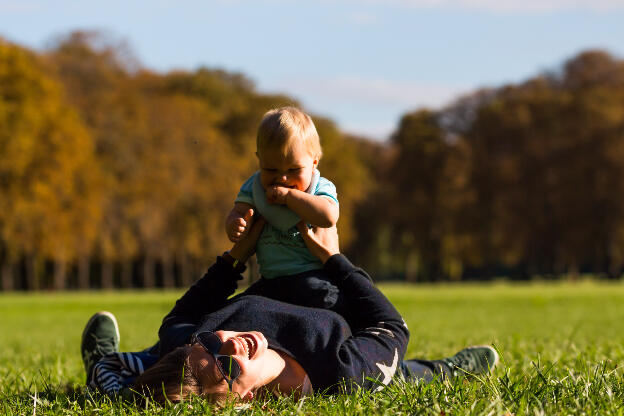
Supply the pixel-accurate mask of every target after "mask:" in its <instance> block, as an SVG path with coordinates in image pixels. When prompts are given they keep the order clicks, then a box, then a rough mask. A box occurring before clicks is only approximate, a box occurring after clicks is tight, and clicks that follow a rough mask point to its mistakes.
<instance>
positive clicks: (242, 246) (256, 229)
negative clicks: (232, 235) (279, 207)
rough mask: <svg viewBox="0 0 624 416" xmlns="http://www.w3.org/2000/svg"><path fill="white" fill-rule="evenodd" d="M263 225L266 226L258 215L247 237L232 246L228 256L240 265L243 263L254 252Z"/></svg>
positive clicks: (264, 221)
mask: <svg viewBox="0 0 624 416" xmlns="http://www.w3.org/2000/svg"><path fill="white" fill-rule="evenodd" d="M264 224H266V220H265V219H264V218H263V217H261V216H259V215H258V217H257V218H254V221H253V225H252V226H251V228H250V229H249V232H248V233H247V235H245V236H244V237H243V238H242V239H240V240H238V241H237V242H236V243H234V246H232V249H231V250H230V256H232V257H234V258H235V259H236V260H238V261H239V262H241V263H245V262H246V261H247V259H248V258H249V257H251V256H252V254H254V253H255V252H256V243H257V242H258V238H260V234H261V233H262V229H263V228H264Z"/></svg>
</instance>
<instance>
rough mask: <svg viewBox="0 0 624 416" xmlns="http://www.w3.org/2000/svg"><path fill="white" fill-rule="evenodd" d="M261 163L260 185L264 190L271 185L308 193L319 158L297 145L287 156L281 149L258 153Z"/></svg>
mask: <svg viewBox="0 0 624 416" xmlns="http://www.w3.org/2000/svg"><path fill="white" fill-rule="evenodd" d="M256 154H257V156H258V160H259V161H260V183H261V184H262V187H263V188H264V189H267V188H269V187H270V186H271V185H279V186H284V187H286V188H292V189H298V190H300V191H304V192H305V191H306V190H307V189H308V187H309V186H310V182H311V181H312V175H313V173H314V168H316V165H317V164H318V158H316V157H314V156H312V155H310V152H309V151H308V149H306V148H305V146H303V145H302V144H300V143H295V144H294V145H293V146H291V147H290V148H289V149H288V152H287V154H286V156H285V157H284V155H283V154H282V152H281V151H280V150H279V149H264V150H262V151H261V152H258V153H256Z"/></svg>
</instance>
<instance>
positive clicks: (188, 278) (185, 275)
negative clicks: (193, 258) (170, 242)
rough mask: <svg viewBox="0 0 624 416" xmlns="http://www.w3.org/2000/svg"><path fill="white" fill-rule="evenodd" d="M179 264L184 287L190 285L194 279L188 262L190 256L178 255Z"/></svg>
mask: <svg viewBox="0 0 624 416" xmlns="http://www.w3.org/2000/svg"><path fill="white" fill-rule="evenodd" d="M178 265H179V266H180V280H181V283H182V287H185V288H187V287H189V286H190V285H191V283H193V281H192V274H191V270H190V266H189V262H188V258H187V257H186V255H185V254H180V255H179V256H178Z"/></svg>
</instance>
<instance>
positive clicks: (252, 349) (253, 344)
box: [238, 335, 258, 359]
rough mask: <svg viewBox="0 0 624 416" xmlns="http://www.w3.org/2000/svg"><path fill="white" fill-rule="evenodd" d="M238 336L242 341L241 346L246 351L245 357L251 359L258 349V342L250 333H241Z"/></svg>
mask: <svg viewBox="0 0 624 416" xmlns="http://www.w3.org/2000/svg"><path fill="white" fill-rule="evenodd" d="M238 338H239V339H241V340H242V341H243V346H244V347H245V351H246V352H247V358H249V359H251V357H253V355H254V354H255V353H256V351H257V350H258V342H257V341H256V340H255V338H254V337H253V336H252V335H243V336H240V337H238Z"/></svg>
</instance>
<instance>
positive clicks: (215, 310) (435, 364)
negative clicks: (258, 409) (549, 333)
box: [82, 221, 498, 403]
mask: <svg viewBox="0 0 624 416" xmlns="http://www.w3.org/2000/svg"><path fill="white" fill-rule="evenodd" d="M262 226H263V223H262V222H261V221H257V222H256V224H255V225H254V227H253V228H252V229H251V232H250V233H249V234H248V236H247V237H246V238H245V239H244V240H242V241H239V242H237V243H236V244H235V245H234V247H233V248H232V250H230V252H229V255H224V256H221V257H218V258H217V261H216V263H215V264H214V265H212V266H211V267H210V269H209V270H208V272H207V273H206V274H205V275H204V277H202V278H201V279H200V280H199V281H197V282H196V283H195V284H194V285H193V286H192V287H191V288H190V289H189V290H188V291H187V292H186V293H185V294H184V295H183V296H182V297H181V298H180V299H179V300H178V301H177V302H176V305H175V307H174V308H173V309H172V310H171V312H170V313H169V314H168V315H167V316H166V317H165V318H164V320H163V324H162V326H161V328H160V330H159V338H160V341H159V344H157V345H156V346H155V347H152V348H151V349H149V350H146V351H143V352H141V353H117V346H118V343H119V335H118V334H119V332H118V329H117V324H116V322H115V320H114V317H113V316H112V315H110V314H108V313H98V314H96V315H94V316H93V317H92V318H91V320H90V321H89V323H88V324H87V326H86V328H85V331H84V333H83V341H82V355H83V361H84V363H85V369H86V371H87V382H88V384H89V385H90V386H91V387H93V388H97V389H99V390H101V391H104V392H106V393H118V392H119V391H120V390H121V389H122V388H123V387H124V386H130V388H131V389H132V390H134V391H138V392H144V393H145V392H149V393H148V394H149V395H151V396H152V397H153V399H154V400H156V401H158V402H161V403H163V402H166V401H167V400H169V401H172V402H179V401H181V400H184V399H185V398H186V397H188V396H189V395H192V394H195V395H199V396H204V397H206V398H207V399H209V400H211V401H221V400H222V399H224V398H225V397H226V396H227V394H228V392H231V393H234V394H236V395H238V396H240V398H241V399H242V400H250V399H253V398H254V397H257V396H258V395H261V394H265V393H272V394H277V395H288V396H291V395H292V396H295V397H301V396H303V395H308V394H311V393H312V392H323V393H328V394H333V393H342V392H346V393H348V392H350V391H351V390H352V389H353V388H354V387H358V386H359V387H362V388H365V389H381V388H383V386H384V385H386V384H388V383H390V382H391V381H392V379H393V377H394V376H395V375H400V376H402V377H404V378H405V379H407V380H416V379H424V380H426V381H429V380H432V379H434V378H436V377H437V378H443V377H449V378H450V377H462V376H464V375H467V374H468V375H478V374H485V373H488V372H489V371H491V369H492V368H493V367H494V366H495V365H496V363H497V362H498V355H497V353H496V351H495V350H494V349H493V348H492V347H489V346H481V347H469V348H465V349H463V350H462V351H460V352H459V353H457V354H456V355H454V356H453V357H450V358H445V359H441V360H435V361H424V360H407V361H403V356H404V354H405V351H406V348H407V343H408V337H409V332H408V330H407V327H406V325H405V322H404V321H403V319H402V318H401V316H400V315H399V313H398V312H397V311H396V309H395V308H394V307H393V306H392V304H391V303H390V302H389V301H388V299H386V297H385V296H384V295H383V294H382V293H381V292H380V291H379V290H378V289H377V288H376V287H375V286H374V285H373V283H372V282H371V280H370V278H369V276H368V275H367V274H366V273H365V272H364V271H362V270H361V269H359V268H356V267H354V266H353V265H352V264H351V263H350V262H349V261H348V260H347V259H346V257H344V256H343V255H341V254H339V250H338V236H337V233H336V230H335V228H329V229H323V228H316V229H313V230H309V229H308V228H307V227H306V226H302V227H300V228H299V229H300V232H301V233H302V234H303V237H304V240H305V242H306V245H307V246H308V248H309V249H310V251H311V252H312V253H313V254H314V255H315V256H317V257H318V258H319V259H320V260H321V261H322V262H323V265H324V266H323V267H324V269H325V271H326V272H327V274H328V275H329V276H331V277H332V279H333V284H334V285H335V286H336V287H337V288H338V290H339V293H340V294H341V300H340V303H341V305H340V309H341V311H342V315H339V314H338V313H336V312H334V311H331V310H327V309H320V308H310V307H306V306H300V305H295V304H292V303H286V302H282V301H277V300H273V299H269V298H266V297H262V296H257V295H250V294H246V293H243V294H242V295H238V296H236V297H234V298H232V299H229V300H228V297H229V296H230V295H231V294H232V293H233V292H234V291H235V289H236V282H237V280H240V279H241V276H240V269H239V268H238V267H237V266H238V264H237V263H238V262H237V261H236V260H234V259H238V260H239V261H241V262H242V261H244V260H246V259H247V258H248V257H249V256H250V255H251V253H253V249H254V246H255V242H256V239H257V238H258V235H259V233H260V231H261V229H262ZM155 354H156V355H155ZM154 362H155V363H154ZM146 367H149V368H147V369H146V370H145V371H143V369H144V368H146ZM138 374H140V375H138ZM136 375H138V377H136V379H134V377H135V376H136ZM132 381H133V382H132ZM131 383H132V384H131Z"/></svg>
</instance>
